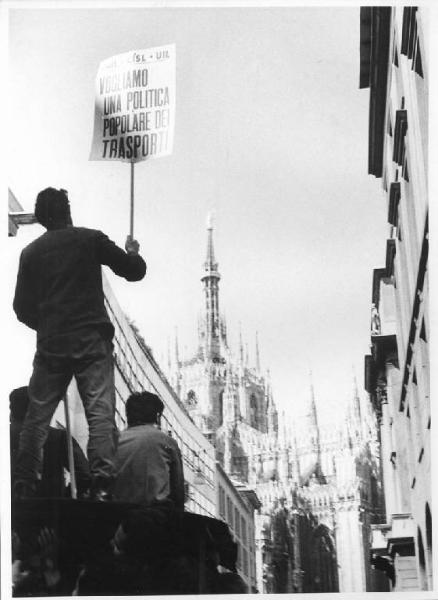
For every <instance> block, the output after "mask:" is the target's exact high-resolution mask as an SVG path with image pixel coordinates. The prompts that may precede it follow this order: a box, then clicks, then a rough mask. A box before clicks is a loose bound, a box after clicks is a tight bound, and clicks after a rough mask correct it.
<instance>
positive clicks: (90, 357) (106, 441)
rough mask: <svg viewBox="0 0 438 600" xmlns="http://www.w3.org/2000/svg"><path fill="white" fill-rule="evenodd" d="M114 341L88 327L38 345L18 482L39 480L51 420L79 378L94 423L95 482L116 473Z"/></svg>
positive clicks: (91, 435)
mask: <svg viewBox="0 0 438 600" xmlns="http://www.w3.org/2000/svg"><path fill="white" fill-rule="evenodd" d="M112 350H113V344H112V341H111V339H108V336H105V332H102V331H100V330H99V329H98V328H95V329H90V328H86V329H83V330H82V331H77V332H75V333H74V335H73V334H65V335H60V336H57V337H54V338H50V339H48V340H43V341H41V342H39V343H38V346H37V352H36V354H35V358H34V363H33V374H32V377H31V379H30V382H29V408H28V412H27V414H26V419H25V422H24V424H23V429H22V432H21V436H20V446H21V450H20V452H19V457H18V460H17V468H16V471H15V478H16V480H24V481H30V482H32V481H36V480H37V478H38V477H39V473H40V472H41V464H42V448H43V446H44V443H45V441H46V438H47V434H48V427H49V423H50V421H51V419H52V416H53V414H54V412H55V410H56V407H57V406H58V404H59V402H60V401H61V400H62V398H63V396H64V394H65V393H66V391H67V387H68V385H69V383H70V381H71V379H72V377H73V376H74V377H75V379H76V383H77V386H78V390H79V394H80V396H81V399H82V402H83V405H84V409H85V414H86V417H87V421H88V426H89V439H88V449H87V455H88V460H89V463H90V471H91V473H92V476H93V483H94V485H96V486H98V487H103V488H106V487H108V486H110V485H111V483H112V480H113V477H114V467H113V458H114V453H115V450H116V445H117V437H118V432H117V429H116V427H115V424H114V413H115V396H114V367H113V358H112Z"/></svg>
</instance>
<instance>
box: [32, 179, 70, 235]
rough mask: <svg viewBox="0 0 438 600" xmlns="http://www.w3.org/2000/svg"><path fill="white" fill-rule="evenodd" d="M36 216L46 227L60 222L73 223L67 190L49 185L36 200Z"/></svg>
mask: <svg viewBox="0 0 438 600" xmlns="http://www.w3.org/2000/svg"><path fill="white" fill-rule="evenodd" d="M35 217H36V220H37V221H38V223H41V225H43V226H44V227H46V229H52V228H53V226H55V225H57V224H59V223H66V224H68V223H71V214H70V202H69V201H68V195H67V192H66V190H63V189H60V190H56V189H55V188H52V187H48V188H46V189H45V190H42V191H41V192H40V193H39V194H38V196H37V199H36V202H35Z"/></svg>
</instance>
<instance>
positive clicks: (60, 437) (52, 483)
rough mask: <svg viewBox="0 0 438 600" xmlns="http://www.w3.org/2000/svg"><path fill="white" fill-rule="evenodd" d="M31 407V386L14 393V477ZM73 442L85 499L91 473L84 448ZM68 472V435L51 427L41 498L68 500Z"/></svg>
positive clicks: (79, 486) (78, 481)
mask: <svg viewBox="0 0 438 600" xmlns="http://www.w3.org/2000/svg"><path fill="white" fill-rule="evenodd" d="M28 405H29V395H28V388H27V386H23V387H20V388H16V389H15V390H12V392H11V393H10V395H9V410H10V423H11V424H10V450H11V475H13V473H14V468H15V461H16V458H17V453H18V447H19V439H20V432H21V430H22V427H23V422H24V418H25V416H26V412H27V407H28ZM72 441H73V458H74V465H75V475H76V485H77V489H78V494H79V496H83V495H84V494H85V493H86V492H87V491H88V489H89V487H90V479H91V478H90V469H89V467H88V461H87V459H86V458H85V455H84V453H83V452H82V450H81V447H80V446H79V444H78V443H77V441H76V440H75V439H74V438H73V440H72ZM64 469H65V470H66V471H69V462H68V447H67V432H66V431H65V429H56V428H55V427H50V428H49V434H48V437H47V440H46V442H45V444H44V448H43V469H42V477H41V480H40V481H39V483H38V490H37V495H38V496H40V497H43V498H61V497H63V496H65V495H66V486H65V480H64Z"/></svg>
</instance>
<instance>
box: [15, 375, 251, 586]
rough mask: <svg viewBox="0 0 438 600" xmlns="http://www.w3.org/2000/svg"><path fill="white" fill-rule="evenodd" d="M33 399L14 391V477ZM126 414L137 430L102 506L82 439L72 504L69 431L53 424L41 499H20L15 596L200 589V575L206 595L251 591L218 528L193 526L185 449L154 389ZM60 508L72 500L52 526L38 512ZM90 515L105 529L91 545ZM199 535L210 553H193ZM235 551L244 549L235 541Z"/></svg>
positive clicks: (121, 445)
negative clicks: (84, 533) (81, 532)
mask: <svg viewBox="0 0 438 600" xmlns="http://www.w3.org/2000/svg"><path fill="white" fill-rule="evenodd" d="M27 403H28V395H27V387H22V388H18V389H16V390H14V391H13V392H12V393H11V395H10V420H11V425H10V432H11V434H10V442H11V469H12V472H13V469H14V463H15V459H16V454H17V440H18V438H19V433H20V424H21V423H22V421H23V418H24V414H25V411H26V406H27ZM125 408H126V419H127V429H126V430H125V431H123V432H121V434H120V438H119V442H118V450H117V454H116V461H115V464H116V473H117V475H116V478H115V482H114V485H113V488H112V493H111V494H107V495H106V496H105V497H104V498H103V497H102V498H100V500H99V501H96V499H95V498H91V497H90V482H91V479H90V473H89V468H88V461H87V459H86V457H85V455H84V453H83V451H82V450H81V448H80V446H79V444H78V443H77V442H76V440H74V438H73V440H72V441H73V452H74V470H75V479H76V482H77V489H78V500H68V499H69V496H70V493H71V490H70V484H68V483H66V480H68V479H71V474H69V473H68V469H69V462H68V453H67V435H66V431H65V430H64V429H56V428H53V427H51V428H50V430H49V435H48V438H47V441H46V443H45V446H44V455H43V469H42V477H41V479H40V481H39V485H38V489H37V492H36V494H35V496H34V497H33V498H31V499H20V498H18V499H14V498H13V531H12V562H13V564H12V578H13V596H14V597H25V596H66V595H87V596H90V595H139V594H141V595H146V594H157V593H160V594H175V593H178V594H183V593H185V594H186V593H199V592H200V581H199V578H200V569H201V570H202V572H203V575H202V579H203V581H202V591H203V592H204V593H208V592H211V593H231V592H234V593H244V592H245V591H246V588H245V584H244V583H243V580H241V578H240V577H239V576H238V575H237V573H236V572H235V568H234V565H233V562H234V560H233V559H235V556H234V557H231V560H229V561H228V563H227V564H228V567H229V568H224V567H220V566H219V565H220V563H221V556H220V553H221V551H220V547H219V546H220V543H219V545H218V544H217V543H215V541H214V540H213V539H212V537H213V536H214V535H215V534H214V531H213V529H214V528H213V529H211V530H210V531H208V526H207V527H206V528H205V525H204V524H202V528H203V529H202V532H201V531H198V533H196V529H197V528H198V529H199V527H200V523H199V522H198V521H196V520H193V519H194V517H195V515H191V516H192V517H193V518H192V520H191V521H187V516H188V513H184V503H185V486H184V472H183V462H182V457H181V453H180V450H179V448H178V445H177V443H176V442H175V440H174V439H173V438H172V437H170V436H169V435H167V434H165V433H164V432H162V431H161V430H160V428H159V423H160V417H161V414H162V412H163V409H164V405H163V403H162V401H161V400H160V398H159V397H158V396H156V395H155V394H151V393H149V392H141V393H134V394H132V395H131V396H130V397H129V398H128V399H127V401H126V406H125ZM66 475H67V476H68V477H67V478H66ZM57 502H58V503H59V502H60V503H61V504H62V502H64V504H65V508H63V509H62V508H61V509H60V508H59V507H58V508H57V509H56V510H57V511H58V515H56V518H55V519H53V515H50V514H47V519H46V522H45V523H44V518H45V517H42V516H41V514H39V515H38V518H36V517H35V515H33V514H32V512H33V511H36V512H40V513H41V512H44V511H46V512H47V511H48V512H50V510H53V507H54V506H57V504H56V503H57ZM72 503H74V507H72ZM87 511H88V514H87ZM23 514H25V515H27V520H26V518H24V517H23ZM68 518H70V519H71V520H72V521H73V522H72V523H71V524H70V526H69V527H67V525H66V523H65V522H64V521H65V520H67V519H68ZM20 519H21V521H22V522H21V524H20ZM87 519H88V520H89V521H90V522H91V521H94V522H96V520H97V521H98V520H99V519H102V523H101V525H99V524H98V525H97V526H96V525H94V529H93V532H91V531H90V529H89V528H86V529H88V531H89V539H88V540H85V538H82V540H81V539H78V538H77V534H76V533H75V532H74V529H75V527H74V524H75V522H76V521H78V520H79V525H85V523H86V522H87ZM118 519H120V522H118ZM209 521H213V519H210V520H209ZM23 522H26V523H27V529H26V526H24V525H23ZM14 523H15V524H18V527H17V529H14ZM29 523H30V526H29ZM223 525H224V524H223ZM212 533H213V536H212ZM196 535H204V536H206V537H207V542H208V543H207V545H206V548H205V552H204V555H203V556H202V557H200V556H199V548H198V547H197V546H196V544H194V543H192V547H191V548H190V543H189V544H188V543H187V540H188V538H190V537H191V538H192V539H191V542H193V540H194V538H195V537H196ZM91 537H92V538H94V539H92V540H91V546H90V539H91ZM216 537H217V534H216ZM208 538H209V539H208ZM227 541H228V540H227ZM86 546H87V547H86ZM229 546H230V547H232V548H233V549H234V545H233V543H232V542H231V540H229ZM200 560H201V561H202V563H203V564H202V565H201V566H200V564H199V561H200ZM223 562H224V561H222V563H223ZM225 562H227V561H225Z"/></svg>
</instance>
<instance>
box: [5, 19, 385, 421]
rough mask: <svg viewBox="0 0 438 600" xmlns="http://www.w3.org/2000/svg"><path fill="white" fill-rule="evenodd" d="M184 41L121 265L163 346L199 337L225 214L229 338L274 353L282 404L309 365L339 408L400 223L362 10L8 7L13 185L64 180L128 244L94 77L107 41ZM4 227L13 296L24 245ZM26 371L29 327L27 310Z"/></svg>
mask: <svg viewBox="0 0 438 600" xmlns="http://www.w3.org/2000/svg"><path fill="white" fill-rule="evenodd" d="M169 43H175V44H176V62H177V88H176V90H177V108H176V129H175V144H174V151H173V154H172V156H171V157H168V158H162V159H159V160H152V161H148V162H143V163H139V164H137V165H136V169H135V171H136V188H135V196H136V213H135V235H136V237H137V239H138V240H139V242H140V245H141V252H142V254H143V256H144V257H145V259H146V261H147V263H148V274H147V276H146V278H145V279H144V280H143V281H142V282H141V283H136V284H130V283H128V282H125V281H124V280H120V279H118V278H116V277H111V282H112V285H113V288H114V290H115V292H116V294H117V297H118V299H119V301H120V303H121V305H122V307H123V308H124V309H125V311H126V312H127V313H128V314H129V315H130V316H131V317H132V318H133V319H134V320H135V322H136V323H137V325H138V326H139V328H140V330H141V332H142V334H143V336H144V338H145V339H146V342H147V343H148V344H149V345H150V346H151V347H152V349H153V351H154V354H155V356H156V358H157V359H158V361H159V362H161V358H162V357H167V344H168V338H169V337H170V338H173V335H174V329H175V327H178V331H179V340H180V347H181V348H184V346H187V348H188V353H189V354H190V353H191V352H192V351H194V350H195V347H196V331H197V315H198V312H199V310H200V308H201V306H202V301H203V295H202V284H201V282H200V277H201V274H202V263H203V261H204V257H205V250H206V229H205V223H206V217H207V214H208V212H209V211H211V210H214V212H215V234H214V235H215V253H216V258H217V260H218V261H219V271H220V273H221V275H222V279H221V282H220V308H221V312H223V313H225V315H226V320H227V324H228V332H229V341H230V343H231V345H232V346H233V347H235V348H236V347H237V341H238V328H239V325H238V324H239V322H241V323H242V333H243V337H244V339H245V340H246V341H247V342H248V344H249V351H250V359H251V360H252V361H253V360H254V345H255V332H256V330H257V331H258V334H259V345H260V354H261V361H262V366H263V367H265V368H270V370H271V376H272V383H273V390H274V396H275V399H276V402H277V405H278V406H279V408H280V410H281V409H285V410H289V409H291V410H301V409H302V407H303V404H304V403H305V402H307V401H308V398H309V370H310V369H312V372H313V382H314V386H315V393H316V398H317V402H318V405H319V406H320V407H321V408H322V409H327V408H328V411H327V410H325V412H327V413H328V412H330V411H332V410H333V409H334V407H336V406H337V405H338V404H340V403H343V402H344V400H345V399H346V398H347V397H349V396H350V395H351V394H352V390H353V375H352V373H353V371H352V369H353V365H354V369H355V372H356V375H357V380H358V383H359V386H362V382H363V357H364V355H365V354H366V353H367V352H368V347H369V319H370V305H371V283H372V269H373V268H374V267H378V266H383V265H384V260H385V244H386V237H387V233H388V225H387V222H386V211H387V207H386V202H385V199H384V197H383V195H382V192H381V182H380V180H376V179H375V178H374V177H371V176H369V175H368V174H367V153H368V105H369V90H359V87H358V85H359V83H358V82H359V8H358V7H350V8H334V7H326V8H297V7H289V8H276V9H274V8H154V9H151V8H139V9H126V8H125V9H114V8H112V9H93V8H88V9H72V8H67V9H41V8H40V9H34V10H32V9H26V10H19V9H17V10H12V11H11V12H10V27H9V69H10V72H9V81H10V87H9V99H10V106H9V113H8V114H9V118H8V121H9V136H8V139H9V146H8V156H9V166H8V185H9V186H10V187H11V189H12V190H13V192H14V193H15V195H16V196H17V198H18V200H19V201H20V202H21V204H22V205H23V206H24V208H25V209H26V210H32V209H33V206H34V201H35V197H36V194H37V192H38V191H39V190H40V189H43V188H45V187H47V186H55V187H64V188H67V189H68V190H69V197H70V200H71V206H72V215H73V220H74V222H75V224H77V225H83V226H88V227H93V228H98V229H102V230H103V231H104V232H105V233H107V234H108V235H109V236H110V237H111V238H112V239H114V241H116V242H117V243H118V244H119V245H122V246H123V244H124V240H125V237H126V234H127V233H128V227H129V210H128V208H129V165H127V164H125V163H116V162H89V161H88V156H89V152H90V147H91V138H92V128H93V112H94V79H95V76H96V72H97V68H98V64H99V62H100V61H101V60H103V59H104V58H107V57H108V56H111V55H115V54H118V53H122V52H126V51H128V50H133V49H141V48H148V47H152V46H159V45H163V44H169ZM40 231H42V229H40V228H39V226H33V227H28V228H21V229H20V231H19V235H18V236H17V238H15V239H12V238H11V239H9V240H8V247H9V248H10V252H9V256H8V265H9V268H8V281H7V284H6V286H7V294H8V298H9V299H10V300H11V299H12V295H13V287H14V282H15V275H16V266H17V260H18V253H19V251H20V249H21V248H22V247H23V246H24V245H25V244H26V243H28V241H29V240H30V239H32V238H33V237H35V235H36V234H37V233H39V232H40ZM9 310H10V321H9V323H8V325H9V328H10V331H9V332H8V335H9V336H10V339H13V340H14V343H15V346H14V347H15V348H17V349H18V350H19V355H20V361H19V364H18V365H17V361H16V360H11V361H10V362H11V364H10V368H9V370H8V375H7V380H8V384H9V386H10V388H12V387H14V386H18V385H23V384H25V383H26V382H27V378H28V377H29V375H30V372H31V359H32V355H33V350H34V336H33V334H32V333H31V332H29V331H26V328H25V327H24V326H23V325H21V324H19V323H18V322H16V321H15V316H14V314H13V312H12V310H11V309H9Z"/></svg>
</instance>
